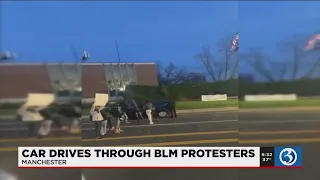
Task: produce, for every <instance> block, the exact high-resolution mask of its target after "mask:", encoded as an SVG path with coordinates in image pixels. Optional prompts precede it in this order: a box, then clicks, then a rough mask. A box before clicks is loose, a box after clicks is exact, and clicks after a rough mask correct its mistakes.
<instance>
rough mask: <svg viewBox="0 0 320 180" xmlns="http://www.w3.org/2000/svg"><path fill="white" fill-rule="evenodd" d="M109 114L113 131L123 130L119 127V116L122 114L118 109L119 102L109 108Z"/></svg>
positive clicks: (119, 131)
mask: <svg viewBox="0 0 320 180" xmlns="http://www.w3.org/2000/svg"><path fill="white" fill-rule="evenodd" d="M111 114H112V116H113V119H114V121H113V125H112V126H113V127H115V130H114V133H117V134H118V133H121V132H123V130H121V128H120V124H121V123H120V118H121V116H122V113H121V111H120V106H119V104H116V105H115V106H114V107H112V108H111Z"/></svg>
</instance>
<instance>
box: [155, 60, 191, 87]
mask: <svg viewBox="0 0 320 180" xmlns="http://www.w3.org/2000/svg"><path fill="white" fill-rule="evenodd" d="M157 66H158V79H159V83H160V84H165V85H169V84H178V83H183V82H185V79H186V76H187V74H188V73H187V71H186V70H185V68H180V67H177V66H176V65H175V64H173V63H169V64H168V65H167V66H165V67H163V66H162V65H161V64H160V63H157Z"/></svg>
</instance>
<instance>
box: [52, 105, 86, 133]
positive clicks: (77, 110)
mask: <svg viewBox="0 0 320 180" xmlns="http://www.w3.org/2000/svg"><path fill="white" fill-rule="evenodd" d="M58 107H59V113H60V114H61V115H62V116H63V117H61V118H64V120H65V121H69V122H70V121H71V125H70V127H69V128H68V129H69V132H70V133H80V131H81V127H80V119H81V115H82V109H81V101H76V102H74V103H66V104H61V105H58Z"/></svg>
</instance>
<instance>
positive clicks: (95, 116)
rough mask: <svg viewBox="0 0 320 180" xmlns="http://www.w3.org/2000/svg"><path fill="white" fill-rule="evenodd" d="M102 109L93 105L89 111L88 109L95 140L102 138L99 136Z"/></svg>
mask: <svg viewBox="0 0 320 180" xmlns="http://www.w3.org/2000/svg"><path fill="white" fill-rule="evenodd" d="M102 109H103V107H99V106H94V104H92V106H91V109H90V114H91V116H92V121H93V122H94V124H95V130H96V138H97V139H102V138H103V136H102V134H101V127H102V121H103V116H102V115H101V112H100V111H101V110H102Z"/></svg>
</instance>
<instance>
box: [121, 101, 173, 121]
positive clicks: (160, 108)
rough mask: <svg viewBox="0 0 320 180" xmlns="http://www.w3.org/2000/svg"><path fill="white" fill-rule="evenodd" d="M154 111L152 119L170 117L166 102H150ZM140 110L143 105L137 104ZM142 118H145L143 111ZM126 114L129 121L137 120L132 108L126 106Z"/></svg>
mask: <svg viewBox="0 0 320 180" xmlns="http://www.w3.org/2000/svg"><path fill="white" fill-rule="evenodd" d="M152 104H153V106H154V107H155V110H154V111H153V113H152V115H153V117H154V118H166V117H169V116H170V115H171V113H170V110H169V102H168V101H166V100H161V101H152ZM138 106H139V107H140V109H142V107H143V103H138ZM141 113H142V116H143V117H144V118H147V115H146V113H145V111H143V112H141ZM126 114H127V116H128V118H129V119H130V120H135V119H137V117H136V115H135V111H134V109H133V107H132V106H127V110H126Z"/></svg>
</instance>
